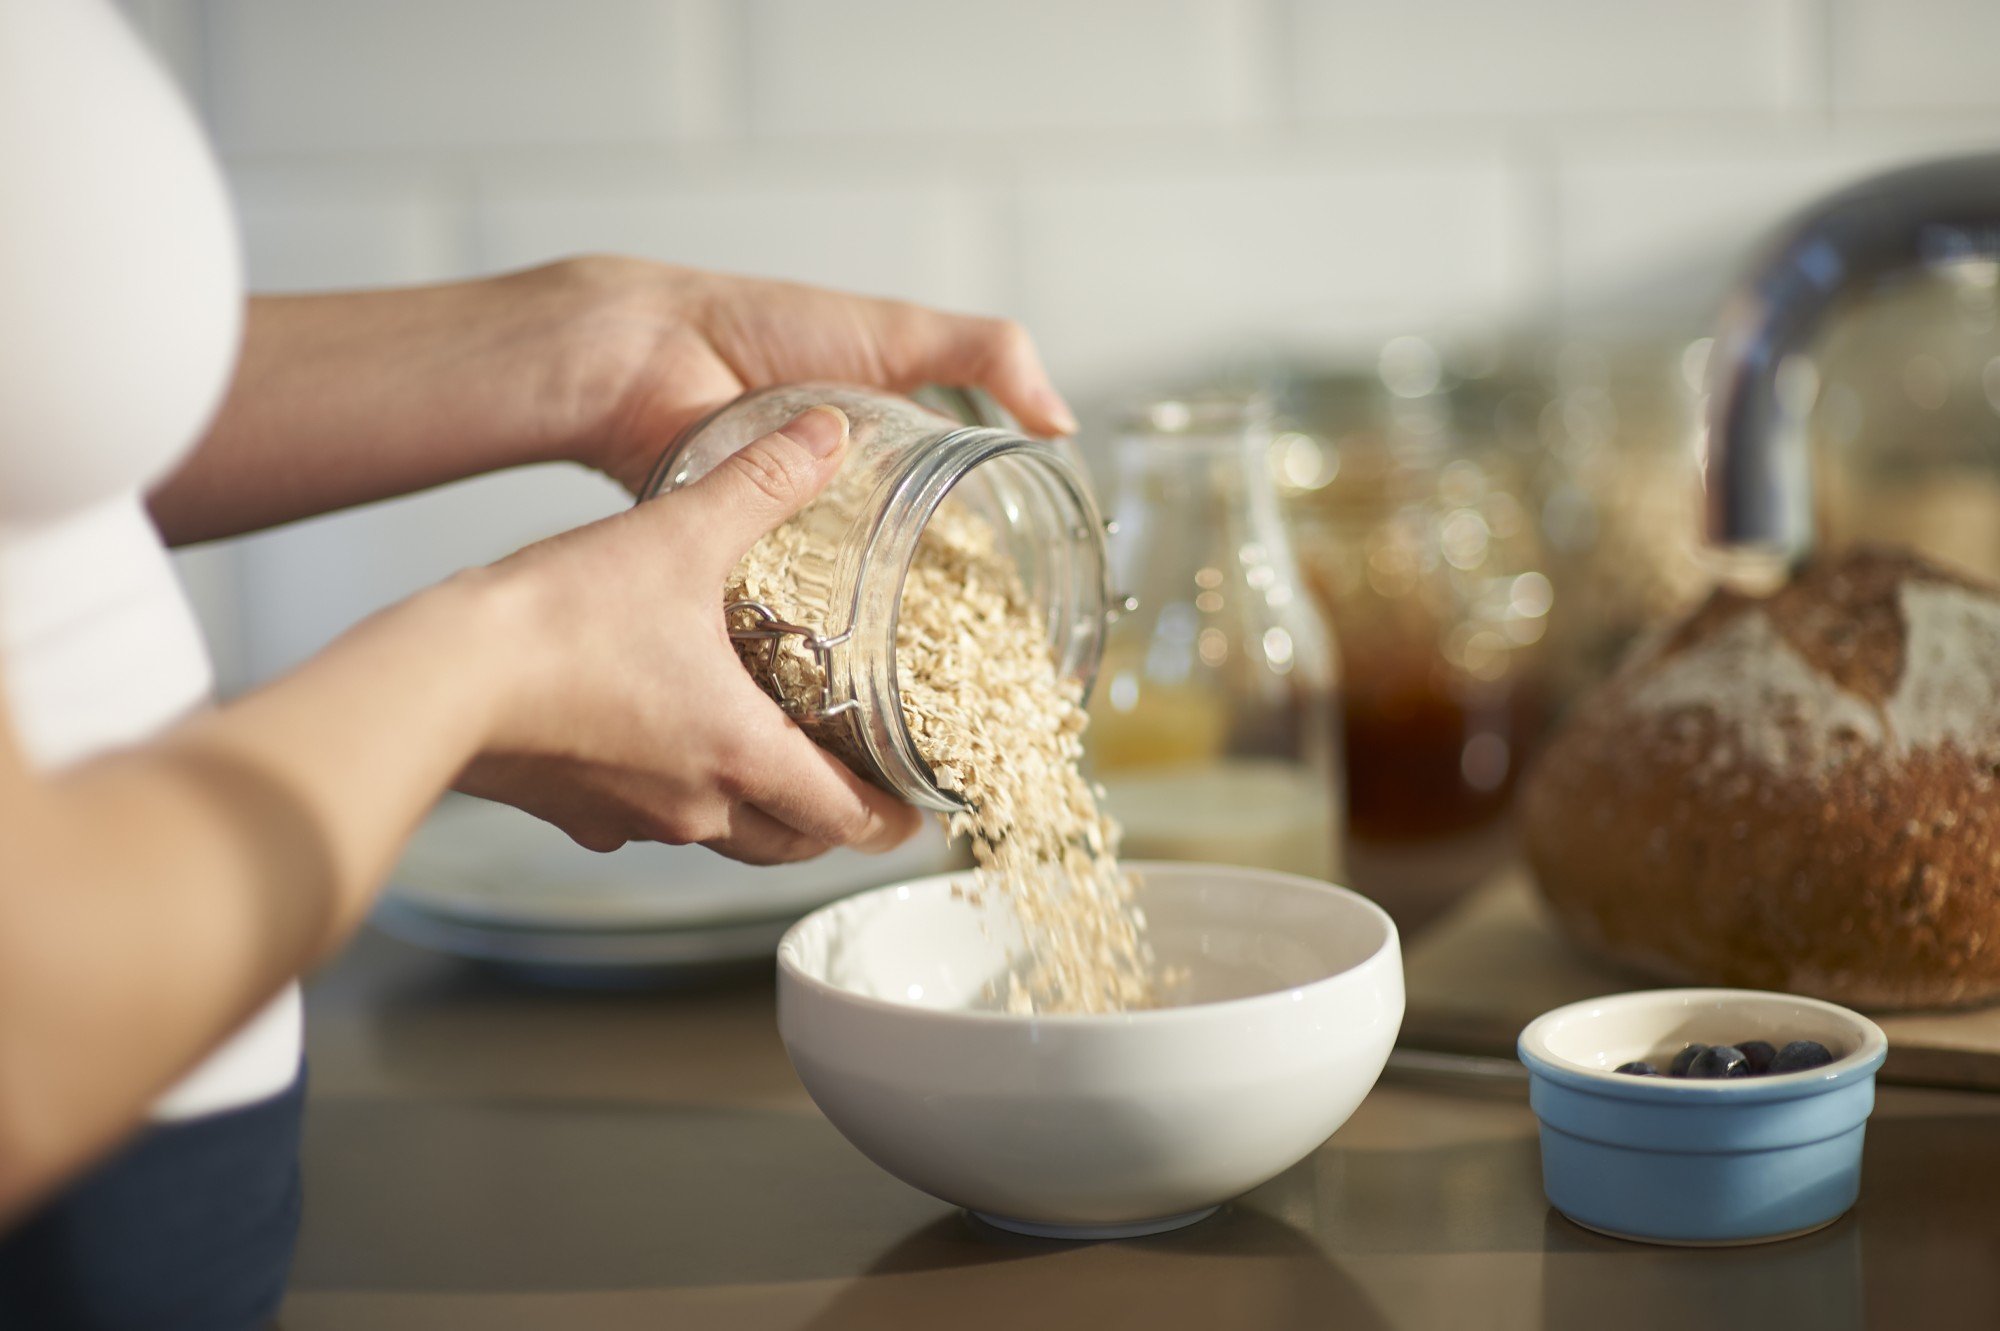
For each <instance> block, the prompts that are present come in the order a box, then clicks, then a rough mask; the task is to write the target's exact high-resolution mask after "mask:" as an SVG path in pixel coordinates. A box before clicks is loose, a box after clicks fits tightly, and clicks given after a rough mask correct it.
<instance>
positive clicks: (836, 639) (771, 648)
mask: <svg viewBox="0 0 2000 1331" xmlns="http://www.w3.org/2000/svg"><path fill="white" fill-rule="evenodd" d="M722 613H723V617H724V618H725V620H727V621H728V622H729V623H731V624H732V625H733V624H734V623H735V621H736V617H737V615H738V614H744V615H749V616H750V617H751V618H752V619H754V620H755V621H756V623H755V624H754V625H751V626H747V627H744V628H735V627H732V628H731V629H730V630H729V639H730V641H731V642H761V643H763V644H764V678H766V679H768V680H770V681H771V682H772V686H773V687H774V688H779V691H780V696H779V698H778V705H779V706H780V707H782V708H784V709H785V711H786V712H787V713H788V714H789V715H790V716H792V717H793V718H794V719H795V720H799V721H809V722H818V721H829V720H831V719H833V718H834V717H836V716H844V715H846V714H847V713H849V712H858V711H860V710H861V702H860V700H859V699H858V698H849V699H847V700H846V701H844V702H835V701H834V700H833V649H834V648H836V647H838V646H840V645H841V644H842V643H844V642H846V641H847V640H848V639H849V638H851V637H853V636H854V630H853V629H849V630H847V631H846V632H845V633H836V634H834V635H833V636H832V637H826V636H824V635H822V634H819V633H815V632H813V630H811V629H809V628H806V627H805V626H804V625H802V624H793V623H790V622H788V621H786V620H783V619H780V618H778V615H777V612H776V611H774V610H772V609H771V607H770V606H768V605H765V604H764V603H763V602H762V601H731V602H730V603H729V604H728V605H726V606H724V607H723V608H722ZM788 634H796V635H797V636H798V638H799V642H800V645H801V646H803V647H804V648H805V649H806V650H807V651H808V652H810V653H812V658H813V664H814V665H816V666H817V667H818V668H819V703H818V704H817V705H816V706H811V707H808V706H806V705H805V704H803V703H802V702H800V701H798V700H797V699H793V698H787V697H784V696H783V690H782V688H781V687H780V686H779V685H778V643H779V641H780V640H781V639H783V638H784V637H785V636H787V635H788Z"/></svg>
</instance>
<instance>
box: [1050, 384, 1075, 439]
mask: <svg viewBox="0 0 2000 1331" xmlns="http://www.w3.org/2000/svg"><path fill="white" fill-rule="evenodd" d="M1047 401H1048V411H1049V419H1050V420H1051V421H1053V422H1054V423H1055V427H1056V433H1057V434H1075V433H1076V429H1077V426H1076V413H1074V412H1072V411H1071V410H1070V409H1069V404H1068V403H1067V402H1064V401H1063V400H1062V399H1061V398H1059V397H1057V396H1056V395H1055V394H1053V393H1051V394H1049V396H1048V399H1047Z"/></svg>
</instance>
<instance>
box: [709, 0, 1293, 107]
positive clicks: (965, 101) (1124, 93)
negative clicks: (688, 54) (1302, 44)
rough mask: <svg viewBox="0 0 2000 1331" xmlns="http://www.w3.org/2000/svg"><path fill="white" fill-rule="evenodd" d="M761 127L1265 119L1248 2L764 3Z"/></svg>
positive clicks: (1255, 22)
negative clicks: (1257, 117) (1262, 115)
mask: <svg viewBox="0 0 2000 1331" xmlns="http://www.w3.org/2000/svg"><path fill="white" fill-rule="evenodd" d="M749 12H750V15H751V25H750V36H749V49H750V53H751V58H750V68H749V74H748V83H749V94H750V116H751V123H752V124H753V126H755V128H756V129H757V130H758V131H759V132H761V133H767V134H774V135H780V134H782V135H825V134H898V135H904V134H917V135H921V134H951V133H994V132H1002V131H1009V130H1018V129H1044V130H1047V129H1058V130H1062V129H1084V128H1111V127H1133V126H1153V125H1213V124H1234V123H1240V122H1243V121H1246V120H1249V119H1252V118H1254V117H1256V116H1258V115H1260V114H1261V113H1263V112H1264V110H1265V109H1266V108H1267V107H1268V106H1269V104H1270V100H1271V99H1270V97H1269V93H1268V88H1269V76H1268V74H1267V72H1266V69H1265V63H1266V62H1265V60H1264V55H1265V52H1266V49H1267V46H1268V42H1267V34H1266V31H1265V28H1264V24H1263V6H1261V5H1257V4H1248V3H1243V2H1242V0H1088V3H1077V0H1008V2H1007V3H1005V4H994V3H991V2H990V0H924V2H923V3H912V2H911V0H754V3H752V5H751V7H750V10H749Z"/></svg>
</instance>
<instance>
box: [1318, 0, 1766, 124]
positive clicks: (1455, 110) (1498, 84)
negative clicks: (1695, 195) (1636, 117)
mask: <svg viewBox="0 0 2000 1331" xmlns="http://www.w3.org/2000/svg"><path fill="white" fill-rule="evenodd" d="M1295 4H1296V9H1295V12H1294V20H1293V21H1294V28H1293V41H1292V52H1293V60H1294V70H1293V84H1294V86H1295V87H1296V89H1297V97H1298V102H1299V110H1300V113H1301V114H1302V115H1304V116H1306V117H1308V118H1312V117H1348V116H1378V115H1419V116H1425V115H1441V114H1458V115H1470V116H1510V115H1531V116H1538V115H1560V114H1596V113H1604V112H1634V111H1659V110H1680V109H1685V110H1688V111H1699V112H1715V111H1734V110H1757V109H1777V108H1779V107H1780V106H1781V105H1782V103H1783V100H1784V98H1785V97H1786V96H1787V94H1788V90H1789V89H1790V87H1791V86H1792V85H1794V84H1795V83H1796V79H1795V78H1793V77H1792V76H1791V75H1790V74H1789V73H1788V70H1789V65H1788V61H1787V58H1786V46H1787V43H1788V42H1790V41H1792V40H1794V39H1795V38H1796V32H1795V30H1794V24H1793V23H1792V22H1791V20H1792V18H1793V15H1792V13H1791V11H1790V6H1789V4H1788V0H1675V3H1672V4H1625V3H1615V2H1612V3H1607V2H1606V0H1506V3H1493V0H1398V3H1394V4H1383V3H1379V0H1295Z"/></svg>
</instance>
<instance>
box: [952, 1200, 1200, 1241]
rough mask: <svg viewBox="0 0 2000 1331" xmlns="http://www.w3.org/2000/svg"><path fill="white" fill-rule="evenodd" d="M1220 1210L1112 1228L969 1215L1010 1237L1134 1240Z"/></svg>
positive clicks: (1174, 1227)
mask: <svg viewBox="0 0 2000 1331" xmlns="http://www.w3.org/2000/svg"><path fill="white" fill-rule="evenodd" d="M1221 1209H1222V1208H1221V1207H1220V1206H1204V1207H1202V1208H1201V1209H1200V1210H1199V1211H1186V1212H1183V1213H1182V1214H1180V1215H1170V1216H1162V1217H1161V1218H1160V1219H1158V1220H1129V1221H1125V1222H1123V1223H1120V1224H1112V1225H1044V1224H1041V1223H1040V1222H1038V1221H1034V1220H1011V1219H1009V1218H1008V1217H1006V1216H1004V1215H992V1214H990V1213H988V1212H986V1211H973V1212H971V1214H972V1215H974V1216H976V1217H978V1218H979V1219H980V1220H983V1221H985V1222H986V1223H987V1224H989V1225H991V1226H993V1228H995V1229H1004V1230H1006V1231H1007V1232H1009V1233H1010V1234H1026V1235H1029V1236H1030V1237H1032V1238H1038V1239H1080V1240H1090V1239H1136V1238H1143V1237H1144V1236H1145V1235H1147V1234H1164V1233H1166V1232H1167V1231H1168V1230H1170V1229H1180V1228H1182V1227H1184V1226H1187V1225H1192V1224H1194V1223H1195V1222H1196V1221H1197V1220H1206V1219H1208V1218H1209V1217H1210V1216H1212V1215H1214V1214H1215V1213H1216V1212H1217V1211H1219V1210H1221Z"/></svg>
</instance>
